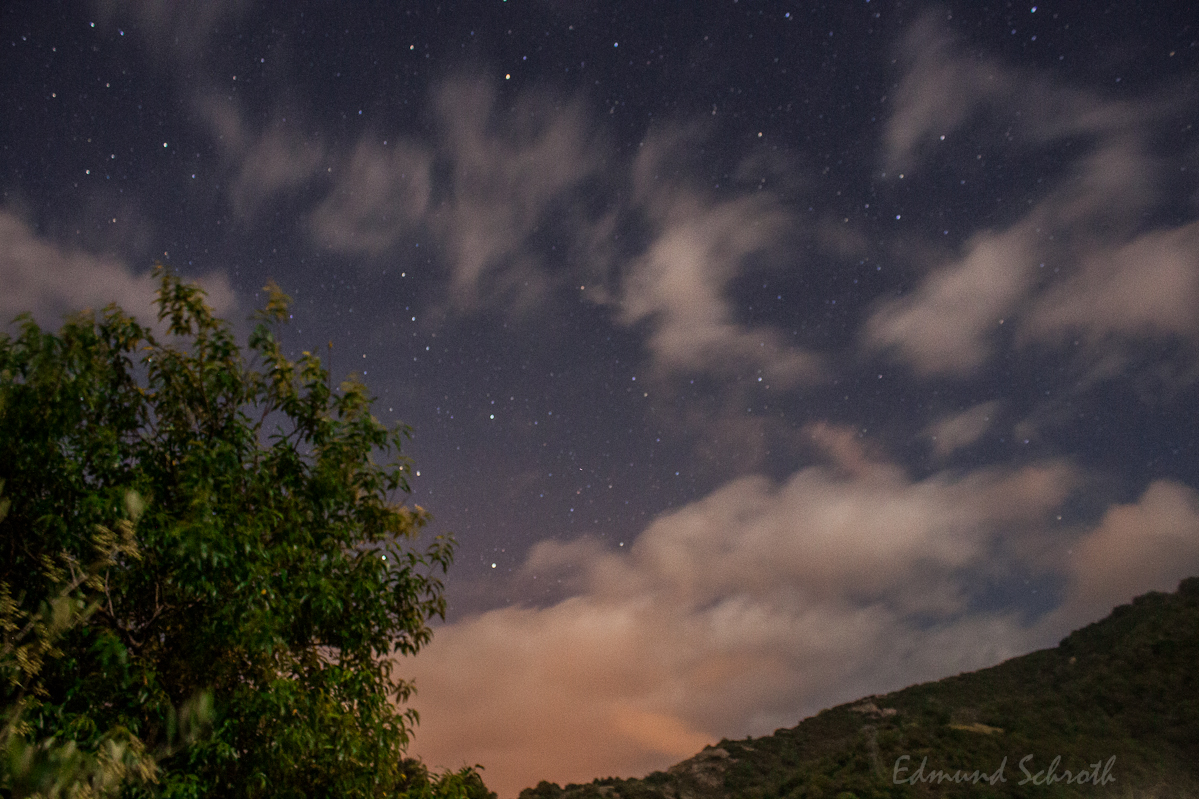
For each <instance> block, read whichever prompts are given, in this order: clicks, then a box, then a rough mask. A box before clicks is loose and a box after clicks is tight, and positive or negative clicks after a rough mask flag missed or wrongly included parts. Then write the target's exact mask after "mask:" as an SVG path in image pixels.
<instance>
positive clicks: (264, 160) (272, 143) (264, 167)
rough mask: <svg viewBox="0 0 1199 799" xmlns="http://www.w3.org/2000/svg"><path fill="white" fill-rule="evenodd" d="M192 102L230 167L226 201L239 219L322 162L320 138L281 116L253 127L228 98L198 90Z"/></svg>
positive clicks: (305, 179)
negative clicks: (257, 129) (265, 125)
mask: <svg viewBox="0 0 1199 799" xmlns="http://www.w3.org/2000/svg"><path fill="white" fill-rule="evenodd" d="M194 108H195V113H196V115H197V116H198V117H199V118H200V120H201V121H202V122H203V124H204V125H205V126H206V127H207V128H208V131H209V133H210V135H211V136H212V138H213V139H214V141H215V142H216V144H217V146H218V147H219V148H220V151H221V154H222V155H223V157H224V158H225V160H226V161H227V162H228V165H229V168H230V169H231V171H232V173H233V175H232V177H231V179H230V181H229V185H230V188H229V203H230V205H231V206H232V207H233V210H234V212H235V213H236V214H237V215H238V216H239V217H240V218H242V219H243V220H247V219H250V218H251V217H253V216H254V214H255V213H257V212H258V211H259V210H260V209H261V208H262V207H263V205H265V204H266V203H267V202H269V201H270V200H271V199H272V198H274V197H276V196H278V195H279V194H282V193H285V192H288V191H295V190H297V189H299V188H301V187H303V186H305V185H306V184H308V183H309V182H310V181H311V180H312V179H313V178H314V177H315V176H316V175H317V174H318V173H319V172H320V168H321V167H322V166H323V165H324V163H325V159H326V153H325V147H324V145H323V144H322V143H321V142H320V140H319V138H316V137H312V136H306V135H304V134H302V133H300V132H299V131H298V130H296V129H295V127H294V123H293V124H289V123H288V122H287V118H286V117H285V116H280V117H279V118H278V119H277V120H276V121H275V122H273V123H272V124H271V126H270V127H268V128H267V129H266V130H264V131H262V132H255V131H253V130H251V129H250V126H249V125H248V124H247V123H246V121H245V120H244V119H243V117H242V113H241V111H240V109H239V108H238V107H237V105H236V104H234V103H233V101H232V100H230V99H228V98H225V97H222V96H218V95H216V94H211V93H210V94H204V95H200V96H199V97H198V98H197V99H196V101H195V103H194Z"/></svg>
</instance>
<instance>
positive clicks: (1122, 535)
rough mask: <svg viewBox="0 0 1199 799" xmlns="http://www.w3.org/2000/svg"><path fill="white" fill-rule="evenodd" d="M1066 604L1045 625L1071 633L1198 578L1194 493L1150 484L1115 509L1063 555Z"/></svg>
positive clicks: (1198, 521)
mask: <svg viewBox="0 0 1199 799" xmlns="http://www.w3.org/2000/svg"><path fill="white" fill-rule="evenodd" d="M1061 555H1062V556H1064V559H1065V561H1066V563H1067V564H1068V566H1067V568H1068V569H1069V574H1070V588H1069V594H1068V599H1067V601H1066V602H1065V603H1064V604H1063V605H1062V607H1061V608H1059V609H1058V610H1057V611H1055V612H1054V614H1053V615H1052V616H1051V617H1050V618H1049V619H1048V620H1047V621H1046V624H1048V625H1052V626H1055V627H1058V628H1064V629H1067V630H1069V629H1074V628H1075V627H1078V626H1079V625H1081V624H1085V623H1088V622H1090V621H1094V620H1095V619H1097V618H1099V617H1100V616H1102V615H1103V614H1105V613H1106V612H1107V611H1108V610H1110V609H1111V608H1112V607H1113V606H1114V605H1116V604H1120V603H1123V602H1127V601H1128V600H1129V599H1131V598H1132V597H1133V596H1135V595H1138V594H1143V593H1145V592H1146V591H1173V590H1175V588H1177V587H1178V583H1179V582H1180V581H1181V580H1183V579H1184V578H1186V577H1191V576H1193V575H1195V574H1199V492H1196V491H1195V489H1193V488H1191V487H1189V486H1185V485H1182V484H1181V483H1177V482H1174V481H1170V480H1158V481H1155V482H1153V483H1150V484H1149V486H1148V487H1147V488H1146V489H1145V491H1144V493H1143V494H1142V495H1141V497H1140V499H1139V500H1137V501H1136V502H1134V503H1130V504H1125V505H1115V506H1113V507H1111V508H1109V509H1108V511H1107V513H1105V514H1104V516H1103V519H1102V521H1101V522H1100V523H1099V526H1098V527H1096V528H1095V529H1094V530H1092V531H1089V532H1087V533H1086V534H1085V535H1083V536H1082V537H1081V538H1080V539H1079V540H1078V541H1077V542H1075V543H1073V544H1072V545H1071V546H1070V547H1069V548H1068V549H1067V550H1066V551H1065V552H1064V553H1061Z"/></svg>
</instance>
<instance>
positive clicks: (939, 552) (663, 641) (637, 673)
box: [400, 425, 1079, 797]
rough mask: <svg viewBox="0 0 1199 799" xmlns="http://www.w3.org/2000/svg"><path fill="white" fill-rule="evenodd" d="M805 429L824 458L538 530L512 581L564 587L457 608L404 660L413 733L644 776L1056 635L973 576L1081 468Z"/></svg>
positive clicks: (518, 766)
mask: <svg viewBox="0 0 1199 799" xmlns="http://www.w3.org/2000/svg"><path fill="white" fill-rule="evenodd" d="M810 434H811V435H812V436H813V437H814V438H816V439H817V440H818V441H819V442H820V445H821V447H822V448H823V449H824V450H825V451H826V452H827V453H828V456H829V458H830V459H831V460H832V468H828V467H822V466H817V467H811V468H808V469H804V470H802V471H800V472H797V473H796V474H794V475H793V476H792V477H791V478H790V479H789V480H787V481H785V482H783V483H781V484H776V483H774V482H772V481H770V480H768V479H766V478H763V477H758V476H748V477H743V478H739V479H736V480H733V481H731V482H729V483H727V484H726V485H724V486H723V487H721V488H720V489H718V490H717V491H715V492H713V493H712V494H710V495H709V496H707V497H705V498H703V499H701V500H699V501H697V502H695V503H692V504H690V505H688V506H685V507H683V508H680V509H679V510H677V511H674V512H672V513H669V514H666V515H663V516H661V517H659V518H658V519H656V520H655V521H654V522H653V523H652V524H650V525H649V526H648V527H647V528H646V529H645V530H644V531H643V532H642V533H641V534H640V535H639V536H638V537H637V538H636V540H635V541H634V542H633V543H632V546H631V547H629V548H612V547H610V546H606V545H603V544H601V543H600V542H597V541H594V540H589V539H580V540H574V541H567V542H558V541H543V542H541V543H540V544H538V545H537V546H535V547H534V548H533V549H532V550H531V551H530V553H529V555H528V558H527V560H526V562H525V564H524V566H523V568H522V570H521V572H520V575H519V579H521V580H525V581H529V582H532V581H534V580H536V581H546V580H548V581H555V580H561V581H563V586H564V588H565V590H566V592H567V593H568V594H569V596H568V598H567V599H564V600H562V601H560V602H558V603H556V604H553V605H552V606H550V607H546V608H540V609H537V608H528V607H508V608H502V609H497V610H492V611H489V612H487V613H484V614H481V615H477V616H473V617H469V618H466V619H463V620H461V621H459V622H456V623H453V624H449V625H445V626H443V627H441V628H440V629H439V630H438V631H437V633H436V635H435V636H434V639H433V642H432V644H431V645H430V646H429V647H428V649H427V650H426V651H424V652H423V653H421V654H420V655H419V656H417V657H416V658H415V659H412V660H408V661H404V662H403V663H401V664H400V666H401V669H402V670H403V671H404V672H407V673H409V674H414V676H415V680H416V684H417V687H418V690H419V695H418V697H417V702H416V705H417V707H418V708H419V709H420V710H421V711H422V715H423V718H424V722H423V723H422V726H421V727H420V728H419V729H418V730H417V734H416V737H415V742H414V749H413V751H415V752H417V753H419V754H420V755H421V756H422V757H424V758H425V759H426V760H427V761H428V762H431V763H435V764H440V765H444V766H457V765H461V764H462V763H463V762H465V763H475V762H478V763H482V764H483V765H484V766H485V767H486V768H487V770H486V772H485V774H486V777H487V780H488V783H489V785H491V786H493V788H496V789H498V790H499V791H500V793H501V795H502V796H504V797H511V796H514V795H515V794H516V793H517V792H518V791H519V790H520V789H521V788H523V787H527V786H530V785H533V784H535V783H536V782H537V780H539V779H549V780H554V781H558V782H566V781H587V780H590V779H592V778H594V777H597V776H605V775H622V776H631V775H643V774H645V773H647V772H648V771H650V770H653V769H658V768H663V767H665V766H667V765H669V764H671V763H673V762H677V761H678V760H679V759H682V758H683V757H686V756H689V755H691V754H694V753H695V752H696V751H697V750H698V748H699V746H700V745H702V744H703V743H710V742H713V741H715V740H717V739H719V738H720V737H722V736H739V735H745V734H763V733H767V732H770V731H772V730H773V729H775V728H776V727H779V726H791V725H794V724H795V723H796V722H797V721H798V720H799V719H800V718H802V717H803V716H804V715H806V714H808V713H811V712H814V711H816V710H818V709H820V708H821V707H824V706H827V705H830V704H834V703H837V702H841V701H848V700H850V699H853V698H855V697H857V696H860V695H863V694H869V693H873V692H877V691H880V690H887V689H892V688H897V687H901V686H902V685H906V684H909V683H911V682H914V681H918V680H923V679H929V678H935V677H940V676H944V675H945V674H946V673H948V672H954V671H960V670H964V669H969V668H977V667H980V666H984V665H989V664H991V663H994V662H998V661H999V660H1001V659H1003V658H1005V657H1008V656H1012V655H1014V654H1017V653H1019V652H1022V651H1027V649H1028V648H1031V647H1032V646H1035V645H1036V644H1038V643H1043V642H1044V638H1045V635H1046V633H1045V631H1044V630H1040V629H1034V628H1031V627H1028V626H1026V625H1024V624H1022V623H1021V622H1020V620H1019V613H1018V612H1017V610H1016V609H1012V610H1007V609H1003V608H999V609H991V610H979V609H978V599H979V597H978V596H977V591H978V588H977V586H978V585H980V584H985V583H986V582H987V579H988V578H993V577H995V576H996V575H997V574H999V573H1003V572H1005V570H1008V569H1011V568H1014V567H1015V565H1016V564H1018V563H1020V561H1021V556H1020V555H1019V554H1018V549H1017V548H1015V547H1014V546H1012V545H1009V543H1008V540H1009V537H1011V535H1012V533H1013V531H1023V532H1022V534H1023V535H1025V536H1028V535H1034V536H1035V535H1039V534H1040V533H1039V532H1038V531H1043V530H1045V529H1047V528H1048V526H1049V519H1050V518H1051V515H1052V514H1053V512H1054V511H1055V509H1056V508H1057V507H1058V506H1059V505H1060V504H1061V503H1062V502H1063V501H1064V499H1065V498H1066V497H1067V496H1068V495H1069V493H1070V491H1071V490H1072V488H1073V487H1074V486H1075V485H1076V483H1077V480H1078V478H1079V475H1078V474H1077V473H1076V471H1075V470H1074V469H1073V468H1072V467H1070V466H1069V465H1067V464H1064V463H1060V462H1045V463H1038V464H1032V465H1028V466H1024V467H1019V468H990V469H983V470H979V471H976V472H973V473H970V474H967V475H964V476H955V475H950V474H936V475H933V476H931V477H929V478H926V479H924V480H912V479H910V478H908V477H907V476H906V475H905V474H904V473H903V471H902V470H901V469H900V468H898V467H897V466H895V465H894V464H892V463H889V462H887V461H881V460H877V459H875V458H871V457H870V456H868V455H867V454H866V453H865V452H864V451H863V450H862V449H861V445H860V444H859V443H856V442H857V440H858V439H857V436H856V434H854V433H853V432H852V431H849V430H845V429H842V428H837V427H834V426H830V425H822V426H817V427H815V428H813V429H812V430H811V431H810ZM1054 632H1056V631H1054ZM1036 636H1040V638H1036ZM1034 639H1035V640H1034Z"/></svg>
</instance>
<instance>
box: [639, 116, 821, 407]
mask: <svg viewBox="0 0 1199 799" xmlns="http://www.w3.org/2000/svg"><path fill="white" fill-rule="evenodd" d="M695 135H697V134H695V133H694V132H692V131H679V130H670V131H660V132H658V133H657V134H655V135H653V136H651V137H649V138H648V139H647V140H646V141H645V142H644V143H643V144H642V146H641V149H640V153H639V154H638V156H637V160H636V162H635V163H634V164H633V166H632V176H633V177H632V179H633V187H634V196H635V198H636V201H637V205H638V207H639V208H640V209H641V210H642V211H643V213H644V215H645V217H646V218H647V220H648V221H649V224H650V225H651V234H650V242H649V244H648V246H647V247H646V249H645V251H644V252H643V253H642V254H640V255H639V256H637V257H636V258H634V259H633V260H632V261H631V263H629V264H628V265H627V266H626V269H625V274H624V277H623V279H622V285H621V296H620V300H619V305H620V321H621V322H622V323H624V324H626V325H638V324H642V323H646V324H647V327H648V331H649V333H648V336H649V338H648V342H647V346H648V347H649V350H650V352H651V354H652V356H653V359H654V362H655V365H656V366H657V367H658V368H659V369H661V370H662V371H663V372H665V373H668V374H669V373H688V372H690V373H710V374H717V375H722V376H727V375H730V374H738V373H740V374H741V375H742V376H747V375H751V374H757V375H763V376H764V377H765V378H767V379H769V380H772V381H774V382H775V383H777V384H778V385H779V386H780V387H790V386H793V385H795V384H797V383H799V382H800V381H802V380H811V379H815V378H817V376H818V375H820V373H821V372H822V365H821V362H820V359H819V357H818V356H817V355H815V354H814V353H811V352H808V351H806V350H803V349H801V348H798V347H795V346H792V345H790V344H789V343H787V342H786V341H785V340H784V339H783V337H782V336H781V335H780V333H779V332H778V331H777V330H774V329H771V328H769V327H763V326H755V325H750V324H745V323H742V322H740V321H738V320H737V319H736V315H735V313H734V308H733V304H732V301H731V299H730V298H729V296H728V290H729V284H730V283H731V282H732V281H733V280H734V279H735V278H736V277H738V276H739V275H741V274H743V273H744V272H745V271H746V270H747V269H748V268H749V267H750V265H751V261H752V259H754V258H755V257H764V256H765V257H771V256H773V258H774V259H778V258H779V257H780V253H781V250H782V247H783V245H784V244H785V243H786V242H787V241H788V240H789V239H792V238H794V237H795V234H796V231H797V228H798V225H797V223H796V220H795V219H794V217H793V215H792V214H791V213H790V212H789V211H788V210H787V209H786V208H785V207H784V206H783V204H782V203H781V202H780V201H779V200H778V199H777V198H776V197H774V196H773V195H772V194H771V193H770V192H768V191H756V192H753V193H749V192H746V193H740V194H734V195H732V196H729V197H722V198H716V197H712V196H709V195H707V194H706V193H704V192H701V191H699V190H698V189H696V188H694V187H691V186H689V185H688V184H687V179H686V178H681V179H680V178H676V177H673V175H675V174H676V172H677V170H676V169H674V168H672V162H673V161H676V160H677V159H678V157H679V152H680V151H686V150H687V149H689V147H690V145H691V142H690V141H689V139H690V138H691V137H694V136H695ZM771 266H773V267H775V268H778V265H777V264H775V263H772V264H771Z"/></svg>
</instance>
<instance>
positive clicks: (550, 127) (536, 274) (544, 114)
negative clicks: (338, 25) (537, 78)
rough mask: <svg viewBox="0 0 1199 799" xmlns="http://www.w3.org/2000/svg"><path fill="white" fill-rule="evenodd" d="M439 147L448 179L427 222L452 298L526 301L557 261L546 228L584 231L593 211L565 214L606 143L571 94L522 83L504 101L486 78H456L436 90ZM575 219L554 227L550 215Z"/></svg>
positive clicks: (465, 302)
mask: <svg viewBox="0 0 1199 799" xmlns="http://www.w3.org/2000/svg"><path fill="white" fill-rule="evenodd" d="M433 107H434V111H435V113H436V117H437V120H438V129H439V133H440V139H439V150H438V157H439V158H444V159H445V160H446V161H447V163H448V165H449V174H448V182H447V184H446V185H445V186H444V187H439V189H441V190H442V191H443V192H444V195H443V196H441V197H440V198H439V199H440V202H439V203H438V205H437V207H436V209H435V210H434V212H433V213H432V214H431V218H430V225H431V227H432V229H433V231H434V232H435V233H436V235H437V236H438V238H439V240H440V241H441V243H442V246H443V247H444V249H445V250H446V253H447V255H448V258H449V263H450V270H451V286H450V291H451V298H450V299H451V302H452V303H453V304H454V305H455V306H457V307H459V308H465V309H474V308H477V307H479V306H481V304H483V302H484V300H485V298H490V301H491V302H496V301H497V300H498V301H504V302H508V303H513V302H515V303H516V304H517V305H518V306H522V307H528V306H530V305H532V304H534V303H535V302H536V301H538V300H540V299H541V298H542V297H543V295H544V292H545V291H546V290H547V288H548V285H549V284H550V283H552V278H551V277H550V274H551V270H553V269H554V268H555V267H559V266H560V265H559V264H557V263H554V262H553V260H551V259H550V258H549V257H548V256H547V255H546V253H545V250H546V249H547V248H546V247H545V246H544V244H545V242H544V241H538V237H539V236H542V235H547V236H548V235H554V234H561V235H564V236H565V237H566V239H567V240H568V241H570V240H577V239H576V237H579V236H581V237H582V238H583V239H586V238H587V235H588V234H587V232H586V228H588V227H589V226H590V225H591V224H593V223H594V220H591V219H577V218H575V217H572V216H571V214H570V208H571V205H572V202H575V201H577V204H578V205H579V206H582V205H584V204H585V203H583V202H582V201H581V199H580V197H579V196H578V195H579V192H581V191H582V190H583V189H585V188H586V187H587V186H588V184H589V182H591V181H593V180H595V179H596V178H597V177H598V175H599V173H600V170H601V168H602V167H603V156H604V149H605V148H604V146H603V143H602V141H600V140H599V139H598V138H597V137H596V136H593V135H592V133H591V131H592V126H591V124H590V123H589V121H588V120H587V118H586V115H585V114H584V112H583V108H582V105H581V104H580V103H579V102H577V101H568V102H563V101H561V100H559V99H558V98H555V97H553V96H551V95H549V94H547V93H540V92H527V93H525V94H522V95H521V96H520V97H518V98H517V99H516V101H515V102H513V103H511V104H510V105H501V104H500V103H499V101H498V97H497V93H496V91H495V88H494V87H493V86H492V84H491V83H490V82H487V81H483V80H477V79H468V78H457V79H454V80H449V81H446V82H444V83H443V84H442V85H440V86H439V87H438V88H437V89H436V90H435V91H434V96H433ZM563 214H564V215H566V216H567V217H568V218H570V219H571V220H572V221H573V222H574V223H575V224H577V225H580V226H581V228H575V229H572V227H573V226H572V225H568V226H566V227H564V228H562V229H557V228H554V227H553V225H554V218H555V215H563Z"/></svg>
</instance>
